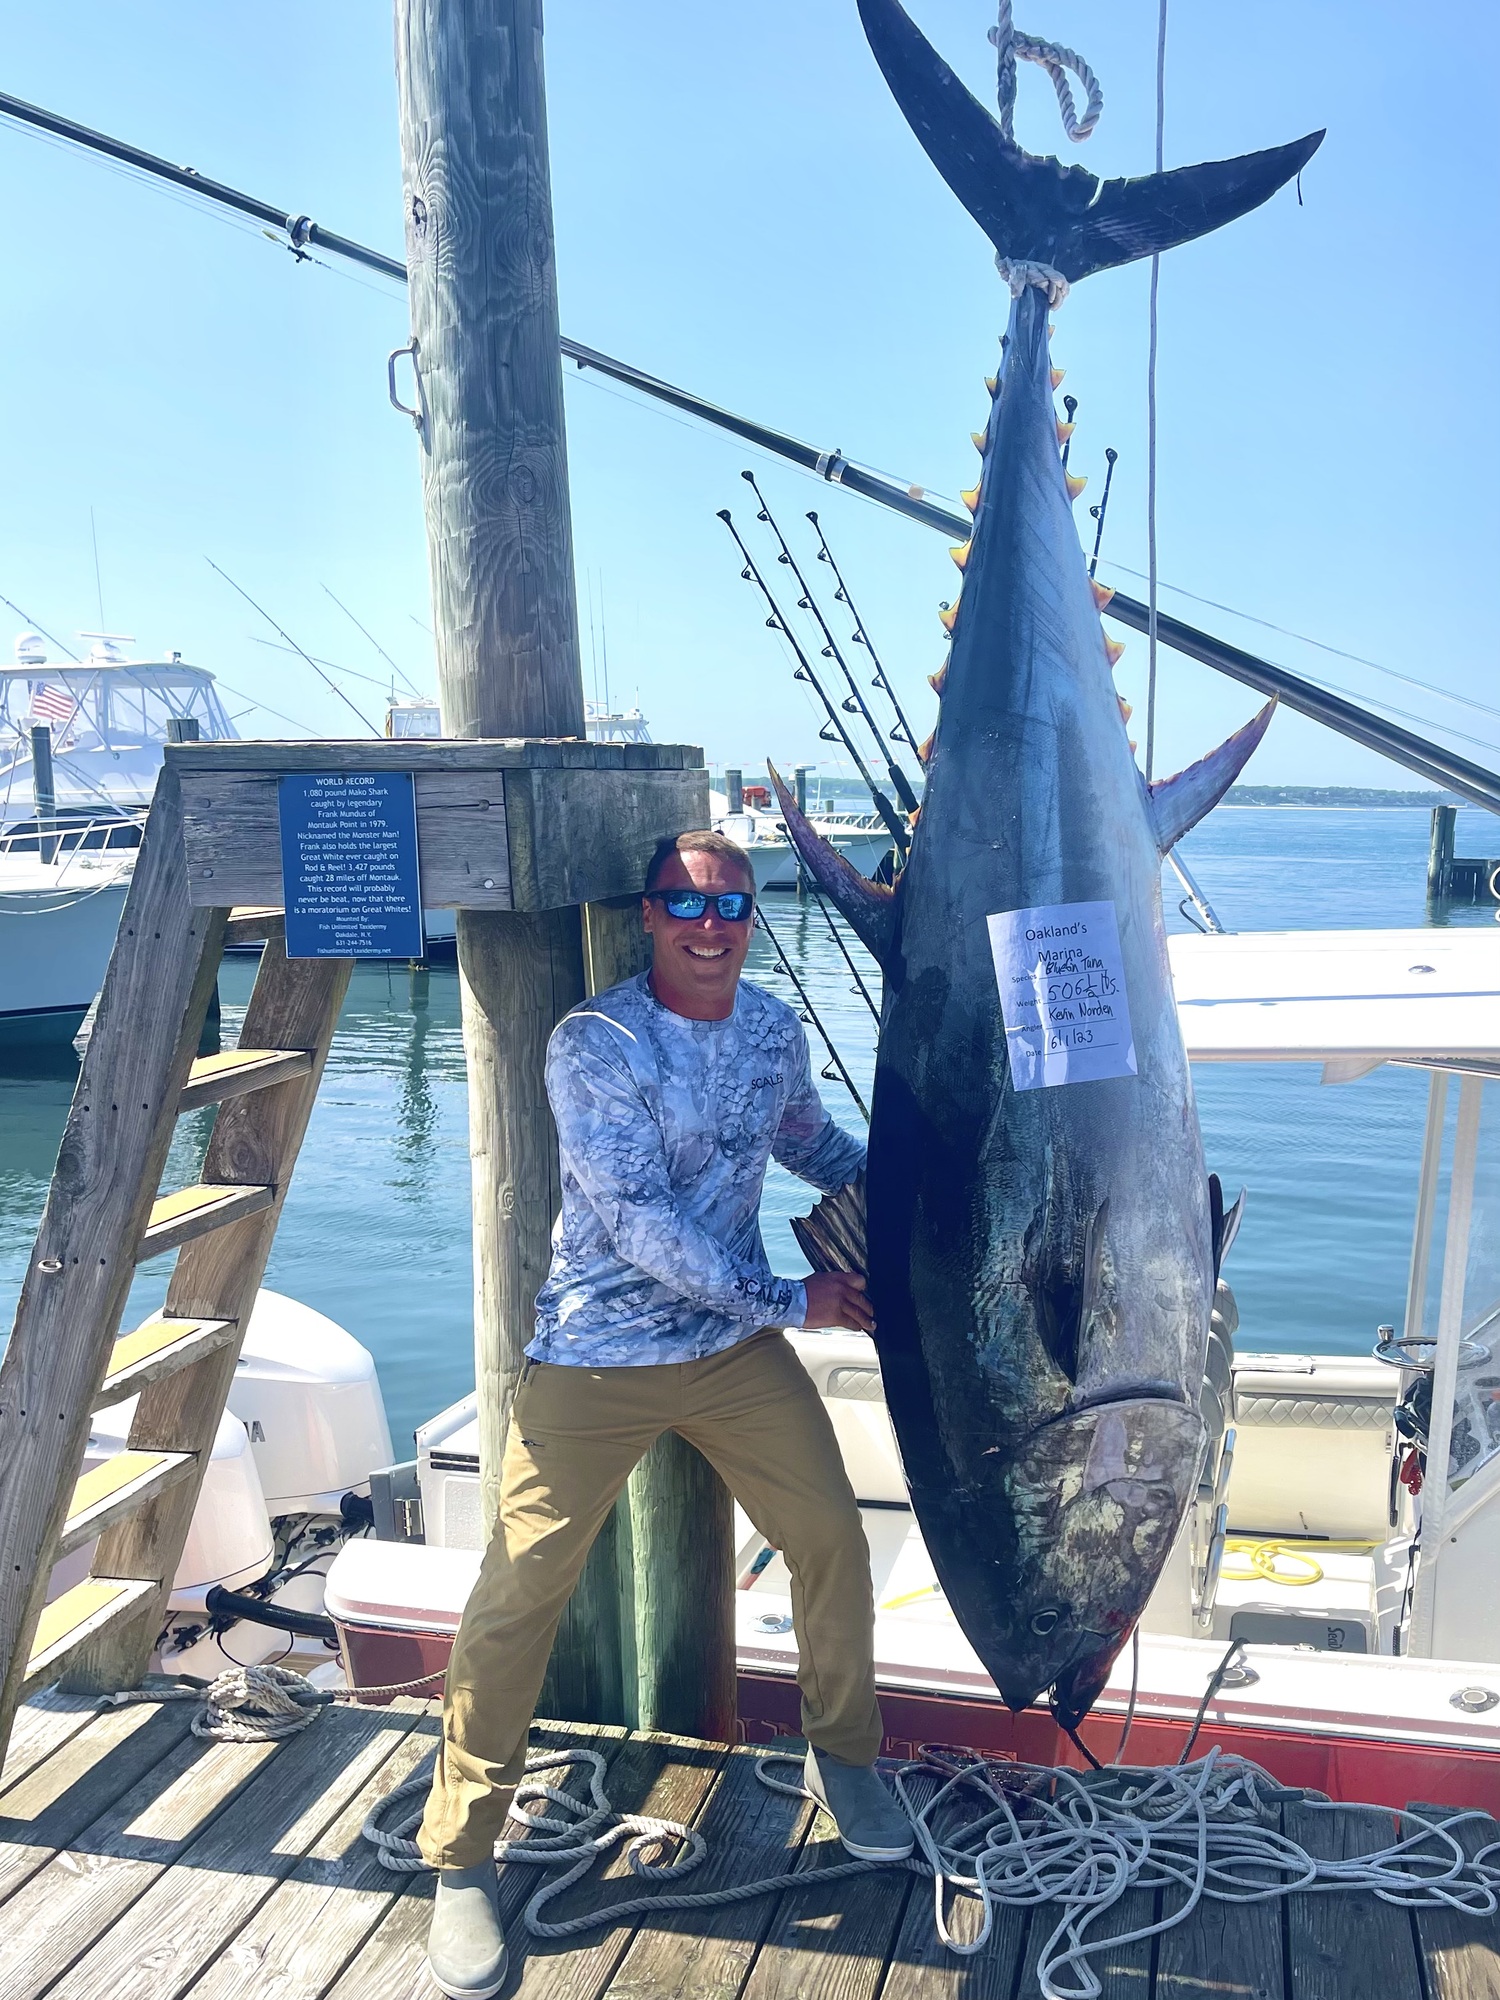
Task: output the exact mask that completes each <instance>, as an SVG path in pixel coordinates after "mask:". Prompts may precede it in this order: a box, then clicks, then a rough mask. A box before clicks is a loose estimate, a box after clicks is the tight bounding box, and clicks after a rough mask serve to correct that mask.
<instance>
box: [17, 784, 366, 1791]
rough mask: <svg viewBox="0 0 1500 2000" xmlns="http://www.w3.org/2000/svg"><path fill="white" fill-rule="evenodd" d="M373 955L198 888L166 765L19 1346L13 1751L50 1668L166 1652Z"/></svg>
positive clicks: (124, 1669)
mask: <svg viewBox="0 0 1500 2000" xmlns="http://www.w3.org/2000/svg"><path fill="white" fill-rule="evenodd" d="M255 939H263V940H264V941H265V949H264V951H263V953H262V956H261V962H260V970H259V972H258V974H257V976H256V980H255V986H254V990H253V992H252V994H251V997H250V1003H249V1006H248V1008H247V1010H246V1014H245V1021H244V1026H243V1029H242V1031H241V1034H240V1045H239V1047H238V1048H237V1049H235V1050H233V1051H230V1052H228V1053H226V1054H223V1055H216V1056H204V1057H198V1058H197V1059H196V1060H195V1051H196V1049H197V1048H198V1045H199V1040H200V1036H201V1034H202V1030H203V1022H204V1017H205V1014H206V1012H207V1009H208V1004H209V1000H210V997H211V995H212V994H213V991H214V987H215V982H216V980H217V978H218V971H219V961H220V958H221V955H222V953H223V950H224V947H225V945H226V944H231V943H249V942H252V941H254V940H255ZM351 970H352V965H351V962H350V961H349V960H348V959H288V958H287V956H286V949H285V939H284V926H283V923H282V920H281V915H280V912H279V911H272V910H262V911H235V912H232V911H230V910H227V909H217V910H215V909H201V908H199V909H195V908H194V907H193V906H192V905H191V903H190V900H189V893H188V870H187V862H186V859H185V857H184V853H183V841H182V806H181V796H180V790H179V782H178V778H177V775H176V773H175V772H174V771H173V770H172V769H171V768H170V767H168V768H167V769H166V770H164V771H163V773H162V775H161V778H160V779H159V781H158V784H157V790H156V797H155V800H154V802H153V804H152V807H151V813H150V816H149V819H148V821H147V825H146V833H145V838H144V841H143V844H142V846H141V848H140V851H139V855H138V858H137V861H136V867H135V874H134V878H133V880H132V882H131V886H130V892H129V894H128V896H127V898H126V901H125V909H124V913H123V915H122V918H121V921H120V929H119V934H118V936H117V938H116V941H115V948H114V954H113V956H112V957H111V959H110V963H109V970H108V973H107V974H106V976H105V981H104V989H103V992H102V994H101V996H100V1002H99V1010H98V1015H97V1018H96V1021H95V1025H94V1030H93V1033H92V1035H91V1037H90V1039H89V1043H88V1049H87V1053H86V1054H85V1056H84V1059H83V1067H82V1070H81V1072H80V1074H79V1078H78V1087H77V1090H76V1091H75V1093H74V1096H73V1104H72V1108H71V1110H70V1112H69V1114H68V1122H67V1125H66V1127H65V1129H64V1132H63V1137H62V1144H61V1146H60V1148H59V1150H58V1159H57V1167H56V1171H55V1172H54V1174H53V1178H52V1186H51V1190H50V1192H49V1194H48V1197H47V1205H46V1209H45V1211H44V1213H43V1216H42V1224H41V1229H40V1231H39V1232H38V1235H37V1241H36V1250H35V1253H34V1255H33V1258H32V1261H31V1264H30V1266H29V1268H28V1270H27V1273H26V1279H25V1284H24V1287H23V1289H22V1293H21V1302H20V1305H19V1307H18V1309H17V1313H16V1323H15V1331H14V1333H13V1334H12V1336H11V1341H10V1345H9V1347H8V1349H7V1350H6V1354H5V1359H4V1362H3V1365H0V1663H3V1666H4V1682H3V1686H0V1757H3V1755H4V1748H5V1743H6V1740H7V1738H8V1735H9V1731H10V1724H11V1720H12V1717H13V1716H14V1713H15V1709H16V1706H17V1704H18V1703H19V1702H20V1701H21V1700H23V1699H24V1697H25V1696H26V1695H27V1694H28V1693H29V1692H30V1691H31V1690H32V1689H34V1688H37V1687H40V1686H43V1685H45V1684H46V1683H47V1682H49V1681H53V1680H56V1679H58V1678H59V1677H61V1676H64V1675H65V1676H66V1678H67V1684H68V1685H69V1686H70V1687H71V1688H74V1689H77V1690H80V1691H85V1690H87V1691H101V1692H102V1691H108V1690H114V1689H117V1688H122V1687H132V1686H134V1685H135V1684H136V1683H137V1682H138V1681H139V1679H140V1678H141V1675H142V1674H143V1673H144V1672H145V1670H146V1666H147V1663H148V1661H149V1659H150V1656H151V1652H152V1649H153V1647H154V1645H155V1642H156V1638H157V1635H158V1633H159V1631H160V1629H161V1626H162V1623H163V1620H164V1616H165V1611H166V1602H167V1597H168V1595H169V1593H170V1590H171V1585H172V1578H173V1576H174V1574H175V1572H176V1569H177V1565H178V1562H179V1560H180V1558H181V1555H182V1548H183V1543H184V1541H185V1539H186V1536H187V1531H188V1526H189V1523H190V1522H191V1520H192V1515H193V1508H194V1506H195V1504H196V1502H197V1498H198V1491H199V1487H200V1486H201V1484H202V1480H203V1474H204V1470H205V1468H206V1466H207V1464H208V1460H209V1457H210V1454H211V1453H212V1450H213V1443H214V1436H215V1433H216V1431H217V1429H218V1425H219V1421H220V1418H221V1417H222V1415H223V1413H224V1408H225V1403H226V1399H227V1397H228V1394H229V1389H230V1385H231V1383H232V1381H233V1379H234V1369H235V1362H236V1360H237V1359H238V1356H239V1348H240V1340H241V1336H242V1333H243V1330H244V1327H245V1323H246V1321H247V1320H248V1318H249V1315H250V1309H251V1307H252V1306H253V1304H254V1302H255V1295H256V1292H257V1290H258V1289H259V1286H260V1281H261V1276H262V1274H263V1272H264V1270H265V1264H266V1258H267V1256H268V1255H269V1252H270V1248H271V1241H272V1238H273V1236H274V1235H275V1230H276V1222H277V1217H278V1216H279V1214H280V1211H281V1204H282V1200H283V1198H284V1196H285V1194H286V1188H287V1183H288V1181H289V1180H290V1178H291V1174H292V1169H293V1167H294V1165H295V1164H296V1159H297V1153H298V1150H299V1148H300V1146H301V1143H302V1136H303V1133H304V1132H305V1131H306V1129H307V1121H308V1117H309V1114H310V1113H311V1110H312V1105H313V1100H314V1097H315V1096H316V1094H317V1088H318V1082H319V1079H320V1077H321V1075H322V1071H323V1066H324V1063H325V1062H326V1060H327V1056H328V1049H329V1044H330V1042H331V1040H332V1037H333V1031H334V1026H335V1024H336V1022H337V1019H338V1013H339V1008H340V1006H341V1004H342V1002H343V998H344V993H345V990H346V988H347V986H348V983H349V974H350V972H351ZM213 1104H216V1105H217V1106H218V1107H219V1109H218V1112H217V1115H216V1117H215V1119H214V1125H213V1131H212V1135H211V1137H210V1139H209V1144H208V1151H207V1154H206V1157H205V1159H204V1162H203V1170H202V1176H201V1178H200V1179H199V1180H198V1181H197V1182H195V1183H194V1184H193V1185H192V1186H191V1187H184V1188H178V1189H176V1190H174V1191H172V1192H169V1193H162V1192H161V1191H160V1187H161V1178H162V1174H163V1172H164V1170H165V1167H166V1162H167V1152H168V1148H169V1146H170V1144H171V1141H172V1135H173V1132H174V1130H175V1127H176V1123H177V1119H178V1117H179V1115H180V1114H181V1113H182V1112H184V1111H191V1110H197V1109H199V1108H200V1107H202V1106H204V1105H213ZM174 1249H175V1250H178V1251H179V1253H180V1254H179V1256H178V1259H177V1264H176V1267H175V1269H174V1271H173V1275H172V1279H171V1283H170V1285H169V1287H168V1290H167V1297H166V1304H165V1306H164V1308H163V1310H162V1312H161V1313H160V1314H159V1315H158V1316H157V1317H155V1318H153V1319H150V1320H148V1321H146V1323H145V1324H144V1325H142V1326H139V1327H137V1328H136V1329H135V1330H134V1331H133V1332H129V1333H121V1332H120V1320H121V1315H122V1313H123V1312H124V1308H125V1302H126V1296H127V1294H128V1292H129V1289H130V1284H131V1280H132V1278H133V1276H134V1274H135V1268H136V1266H137V1264H139V1263H140V1262H141V1261H142V1260H143V1259H145V1258H147V1257H155V1256H158V1255H160V1254H161V1253H162V1252H163V1251H167V1250H174ZM128 1396H137V1398H138V1400H137V1402H136V1408H135V1416H134V1419H133V1421H132V1423H131V1427H130V1436H129V1440H128V1443H127V1447H126V1449H125V1450H124V1451H123V1452H121V1453H119V1454H118V1455H117V1456H115V1457H114V1458H111V1459H109V1460H107V1461H106V1462H105V1463H104V1464H103V1465H100V1466H97V1467H96V1468H95V1469H94V1470H93V1471H91V1472H86V1473H85V1472H82V1464H83V1457H84V1451H85V1448H86V1446H87V1442H88V1436H89V1428H90V1419H91V1418H92V1416H93V1414H94V1412H95V1411H96V1410H99V1409H101V1408H103V1407H105V1406H107V1405H109V1404H112V1403H118V1402H120V1401H122V1400H123V1399H124V1398H126V1397H128ZM96 1538H97V1543H96V1547H95V1550H94V1556H93V1562H92V1567H91V1571H90V1574H89V1576H88V1577H87V1579H86V1580H85V1581H84V1582H82V1583H78V1584H75V1585H74V1586H73V1588H72V1589H70V1590H67V1591H65V1592H64V1593H63V1594H62V1595H60V1596H59V1597H57V1598H56V1599H55V1600H54V1601H53V1602H52V1603H50V1604H46V1603H45V1601H44V1600H45V1598H46V1595H47V1588H48V1582H49V1578H50V1575H51V1571H52V1567H53V1565H54V1563H56V1562H57V1561H58V1559H59V1558H60V1557H62V1556H64V1555H66V1554H68V1553H69V1551H71V1550H74V1549H78V1548H81V1547H82V1546H84V1544H85V1543H88V1542H90V1541H95V1540H96Z"/></svg>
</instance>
